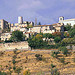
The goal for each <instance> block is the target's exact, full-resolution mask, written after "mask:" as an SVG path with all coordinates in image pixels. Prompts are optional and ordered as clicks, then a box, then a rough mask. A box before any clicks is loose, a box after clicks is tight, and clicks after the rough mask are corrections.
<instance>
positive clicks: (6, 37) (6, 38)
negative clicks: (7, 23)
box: [0, 33, 12, 41]
mask: <svg viewBox="0 0 75 75" xmlns="http://www.w3.org/2000/svg"><path fill="white" fill-rule="evenodd" d="M11 35H12V34H11V33H2V34H1V37H0V38H1V40H2V41H5V40H9V38H10V37H11Z"/></svg>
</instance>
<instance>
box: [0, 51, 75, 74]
mask: <svg viewBox="0 0 75 75" xmlns="http://www.w3.org/2000/svg"><path fill="white" fill-rule="evenodd" d="M35 54H41V55H43V60H42V61H38V60H36V57H35ZM14 55H15V54H14V52H13V51H8V52H4V54H3V56H0V70H1V71H5V72H8V71H9V67H11V70H12V71H13V64H12V58H13V56H14ZM61 56H63V57H64V58H65V63H67V62H69V63H68V64H63V63H61V62H60V60H58V59H56V58H53V57H52V56H51V52H50V51H17V57H16V59H15V60H16V61H17V62H16V64H15V65H16V67H21V68H22V70H21V73H23V71H24V70H25V69H29V70H30V72H31V74H33V73H34V74H35V75H37V73H39V72H44V73H45V75H47V74H46V73H48V72H50V71H51V64H54V65H55V66H56V67H55V68H57V69H58V71H59V72H60V74H61V75H65V74H74V73H75V62H74V61H73V58H74V57H75V53H71V55H68V56H67V57H65V56H64V55H61ZM59 58H61V57H59ZM6 65H7V66H8V67H6ZM13 72H14V71H13ZM14 75H15V74H14ZM49 75H50V74H49Z"/></svg>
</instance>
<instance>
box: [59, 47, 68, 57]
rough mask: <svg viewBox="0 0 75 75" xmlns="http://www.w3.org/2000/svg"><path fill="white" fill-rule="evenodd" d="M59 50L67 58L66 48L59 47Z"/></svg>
mask: <svg viewBox="0 0 75 75" xmlns="http://www.w3.org/2000/svg"><path fill="white" fill-rule="evenodd" d="M59 50H60V51H62V53H63V54H64V55H66V56H67V53H68V50H67V48H66V47H60V48H59Z"/></svg>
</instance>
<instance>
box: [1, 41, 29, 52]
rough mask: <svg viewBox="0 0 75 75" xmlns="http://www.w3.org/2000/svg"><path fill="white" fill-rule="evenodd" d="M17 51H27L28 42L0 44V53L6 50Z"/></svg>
mask: <svg viewBox="0 0 75 75" xmlns="http://www.w3.org/2000/svg"><path fill="white" fill-rule="evenodd" d="M15 48H17V49H26V50H28V49H29V46H28V42H26V41H25V42H17V43H4V44H3V43H1V44H0V51H6V50H14V49H15Z"/></svg>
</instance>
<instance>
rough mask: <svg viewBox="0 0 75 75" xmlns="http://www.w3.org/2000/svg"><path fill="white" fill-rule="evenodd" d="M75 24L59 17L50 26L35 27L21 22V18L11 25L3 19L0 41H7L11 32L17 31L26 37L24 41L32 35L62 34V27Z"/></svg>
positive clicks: (72, 20)
mask: <svg viewBox="0 0 75 75" xmlns="http://www.w3.org/2000/svg"><path fill="white" fill-rule="evenodd" d="M67 24H69V25H71V26H73V25H74V24H75V19H68V20H64V17H59V22H58V23H55V24H52V25H37V24H34V22H29V21H23V17H21V16H20V17H18V23H15V24H11V23H9V22H7V21H5V20H4V19H1V20H0V40H1V41H5V40H9V38H10V37H11V35H12V32H13V31H16V30H19V31H22V32H23V34H24V35H26V39H28V38H29V37H30V36H31V35H32V34H33V35H35V34H37V33H44V34H45V33H50V34H52V33H54V32H60V33H62V36H63V33H64V25H67Z"/></svg>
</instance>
